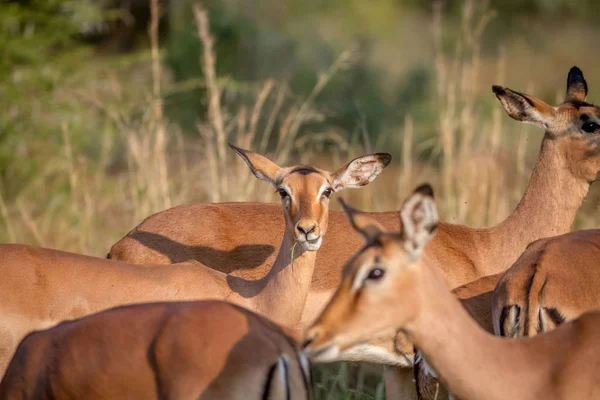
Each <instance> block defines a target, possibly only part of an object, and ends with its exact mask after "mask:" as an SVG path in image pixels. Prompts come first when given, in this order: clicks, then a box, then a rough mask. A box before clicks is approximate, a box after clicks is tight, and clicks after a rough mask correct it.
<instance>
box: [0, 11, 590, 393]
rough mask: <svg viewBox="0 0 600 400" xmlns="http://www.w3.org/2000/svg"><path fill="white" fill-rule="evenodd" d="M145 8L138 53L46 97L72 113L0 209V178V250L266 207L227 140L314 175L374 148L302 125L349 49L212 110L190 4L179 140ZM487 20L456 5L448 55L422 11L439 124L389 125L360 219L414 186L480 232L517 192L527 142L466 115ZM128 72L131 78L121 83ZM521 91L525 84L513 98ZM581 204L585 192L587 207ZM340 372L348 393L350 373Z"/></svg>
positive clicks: (83, 247)
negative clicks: (192, 74) (189, 120)
mask: <svg viewBox="0 0 600 400" xmlns="http://www.w3.org/2000/svg"><path fill="white" fill-rule="evenodd" d="M436 4H438V3H436ZM151 5H152V8H151V10H152V24H151V27H150V30H149V37H150V42H151V44H152V46H151V52H150V55H149V57H145V58H143V59H142V60H134V61H133V62H132V63H131V64H130V65H128V66H126V67H122V68H121V69H120V70H115V69H111V68H106V67H98V70H97V71H95V73H92V76H94V77H95V79H89V76H90V75H87V76H86V77H85V79H84V78H82V77H77V76H75V77H73V79H71V80H70V81H69V82H68V83H67V84H65V86H64V87H61V88H58V89H57V90H56V99H57V101H60V102H71V103H69V104H75V103H77V104H78V105H80V108H78V112H79V114H77V115H71V116H66V118H65V122H64V124H63V136H62V144H61V145H62V151H61V152H60V153H58V154H55V155H53V156H52V157H49V158H46V159H44V163H45V167H44V169H43V172H42V173H41V174H40V175H39V176H38V177H36V179H34V180H33V181H32V182H31V183H29V185H28V186H27V187H26V188H25V190H23V191H22V192H21V193H20V194H19V196H17V197H16V198H14V199H11V200H10V201H7V200H6V199H8V198H9V197H8V196H7V194H6V193H4V191H3V189H2V186H1V185H2V182H0V215H1V217H2V223H3V227H4V229H3V230H2V233H1V235H2V236H1V237H2V241H4V242H9V241H10V242H23V243H31V244H35V245H41V246H47V247H53V248H59V249H64V250H70V251H75V252H81V253H85V254H91V255H96V256H101V257H102V256H104V255H105V254H106V252H107V251H108V249H109V248H110V246H111V245H112V244H113V243H114V242H116V241H117V240H118V239H120V238H121V237H122V236H123V235H124V234H125V233H126V232H127V231H128V230H129V229H131V228H132V227H134V226H135V225H136V224H137V223H139V222H140V221H141V220H142V219H143V218H145V217H146V216H148V215H150V214H152V213H154V212H158V211H160V210H163V209H165V208H168V207H171V206H172V205H177V204H185V203H192V202H200V201H215V202H216V201H274V200H275V197H276V196H274V195H273V194H272V193H271V192H269V191H264V190H261V186H257V184H256V180H255V179H250V178H249V175H248V171H247V168H246V167H245V165H244V164H243V163H242V162H241V161H239V160H238V159H237V157H236V156H235V155H233V153H232V152H231V151H230V150H229V149H228V147H227V144H226V143H227V141H232V142H234V143H236V144H237V145H238V146H240V147H244V148H252V149H254V150H255V151H258V152H260V153H263V154H267V155H268V156H270V157H272V159H274V160H276V161H277V162H278V163H280V164H281V165H289V164H291V163H297V162H303V163H312V164H316V165H319V166H321V167H323V168H335V167H337V166H339V165H340V164H342V163H343V162H344V160H347V159H349V158H351V157H354V156H357V155H360V154H361V153H365V152H367V151H371V147H373V149H372V150H373V151H385V150H386V149H385V148H380V147H378V146H373V144H372V143H370V142H369V141H370V138H369V136H368V134H367V132H366V130H364V129H361V130H360V132H359V134H358V136H356V137H354V136H353V135H351V134H349V133H348V132H345V131H343V130H341V129H338V128H336V127H331V126H329V125H323V128H322V129H319V128H314V127H315V126H319V125H318V124H319V123H320V122H322V121H323V120H324V116H323V115H322V114H321V113H320V112H319V110H318V109H316V108H315V99H316V98H317V97H318V96H319V95H320V94H321V93H322V91H323V89H324V88H325V87H326V86H327V85H328V84H329V83H330V82H331V79H332V78H333V77H335V76H336V75H337V74H343V73H344V70H345V69H346V68H347V67H348V66H349V65H351V64H352V63H353V62H354V60H355V59H356V57H357V54H356V53H355V52H354V51H353V50H348V51H345V52H342V53H341V54H340V55H339V57H338V58H337V59H336V60H335V61H334V63H333V64H332V65H331V66H330V67H329V68H328V69H327V70H326V71H324V73H323V74H322V75H321V76H320V77H319V78H318V80H317V83H316V85H315V86H314V88H313V89H312V91H311V92H310V93H309V95H308V96H306V97H305V98H298V97H297V96H295V95H293V94H292V93H290V90H289V88H288V87H287V85H286V84H285V82H279V81H275V80H267V81H265V82H263V83H261V84H258V85H254V86H251V87H250V89H249V91H250V92H251V93H253V98H254V101H253V102H251V103H249V104H246V103H242V104H238V103H234V104H224V99H225V98H226V96H224V93H226V92H227V91H235V90H236V89H235V88H231V87H229V86H228V84H227V81H226V80H223V79H222V78H220V77H219V76H217V74H216V72H215V64H216V59H215V51H214V38H213V37H212V35H211V33H210V30H209V24H208V14H207V12H206V10H205V9H204V8H203V7H202V6H201V5H200V4H197V5H196V6H195V7H194V8H193V13H194V17H195V20H196V23H197V27H198V35H199V37H200V39H201V41H202V44H203V57H202V60H201V62H202V69H203V72H204V76H205V78H206V79H205V82H204V84H205V86H206V88H207V94H208V101H207V104H208V107H207V108H208V114H207V115H208V120H206V121H202V122H201V123H199V124H198V127H197V128H198V132H197V136H196V137H195V138H194V137H192V138H190V137H184V136H183V135H182V133H181V132H180V130H179V128H178V127H177V126H174V125H171V124H170V123H169V121H168V120H167V119H166V117H165V113H164V110H163V108H164V102H163V98H164V96H165V91H169V90H176V88H174V87H173V85H172V80H171V78H170V76H169V75H168V73H167V72H165V71H164V70H163V68H162V66H161V54H160V49H159V47H158V36H157V35H158V16H159V14H160V12H161V10H160V2H159V1H158V0H151ZM493 17H494V13H493V12H492V11H490V10H489V9H488V8H487V5H486V3H485V2H483V3H482V2H475V1H474V0H466V1H465V2H464V8H463V13H462V22H461V24H462V25H461V30H460V34H459V36H458V37H457V38H456V41H455V43H454V47H453V48H452V49H451V50H450V51H448V50H447V49H444V48H443V45H442V44H443V43H444V41H445V39H446V38H445V35H446V32H445V31H444V25H443V22H444V18H443V15H442V12H441V9H439V8H436V10H435V12H434V19H435V20H434V23H433V26H434V31H433V38H434V46H435V48H436V54H435V59H434V60H432V62H433V63H434V65H435V73H436V82H437V86H436V91H435V98H434V100H433V103H434V104H435V105H434V107H435V109H436V114H437V115H438V117H439V119H438V121H436V126H437V129H436V131H437V133H438V135H437V137H436V138H435V142H434V143H430V142H426V141H424V140H423V139H422V138H421V136H420V135H419V134H418V132H419V129H420V127H419V126H418V125H417V124H416V123H415V122H414V121H413V119H412V118H411V116H410V115H406V116H405V118H404V124H403V126H402V127H400V128H398V129H397V131H391V132H390V133H389V134H388V135H387V137H384V138H383V140H384V141H385V142H386V143H388V144H389V143H398V142H401V147H402V151H401V152H399V154H401V157H400V159H395V160H394V163H393V166H392V167H391V168H390V169H389V170H388V171H386V172H385V173H384V174H383V175H382V177H381V178H379V179H378V180H377V181H375V182H374V183H373V185H371V186H370V187H369V189H365V190H360V191H352V192H350V193H348V194H347V195H346V197H347V198H348V199H349V201H350V202H352V203H353V204H355V205H356V206H357V207H359V208H363V209H369V210H389V209H396V208H398V207H399V206H400V204H401V203H402V201H403V199H404V197H405V195H406V193H407V192H408V191H409V190H410V189H411V188H412V187H414V186H415V185H416V184H418V183H421V182H423V181H428V182H431V183H432V184H433V186H434V187H435V188H436V189H437V191H438V192H439V195H438V198H440V199H442V200H441V201H440V207H441V214H442V216H444V217H445V219H446V220H449V221H451V222H456V223H466V224H468V225H472V226H486V225H490V224H495V223H498V222H499V221H501V220H502V219H504V218H505V217H506V216H507V215H508V214H509V213H510V211H511V209H512V208H513V207H514V206H515V205H516V203H517V201H518V199H519V198H520V196H521V194H522V193H523V191H524V187H525V185H526V182H527V180H528V176H529V173H530V169H531V165H532V161H533V157H534V155H535V153H536V152H537V150H538V144H537V143H539V142H540V140H541V134H540V133H539V132H535V133H534V131H533V130H531V131H530V129H529V128H525V127H523V126H522V125H517V124H516V123H513V122H510V121H509V120H507V118H505V117H504V115H503V111H502V110H501V108H500V106H497V107H495V108H494V110H493V112H492V113H491V114H486V113H484V112H483V111H482V109H481V107H478V103H479V102H481V93H482V92H484V90H483V89H482V88H481V87H480V86H479V81H480V79H479V77H480V74H481V69H482V64H483V62H482V56H481V48H480V46H481V44H480V43H481V36H482V34H483V32H484V30H485V28H486V26H487V24H488V22H489V21H490V19H491V18H493ZM499 54H500V57H498V58H497V59H496V60H495V74H496V77H497V78H496V79H497V82H499V83H501V82H503V81H504V77H505V71H506V69H507V61H506V57H505V56H504V54H505V52H504V51H503V50H500V52H499ZM486 65H488V66H489V65H490V62H489V60H486ZM132 70H135V74H133V73H132ZM132 76H136V78H135V79H133V80H132V81H130V78H131V77H132ZM148 83H149V85H148ZM134 87H135V90H134V89H133V88H134ZM533 89H534V87H533V83H531V84H530V85H529V87H528V88H527V91H529V92H532V91H533ZM486 96H489V94H487V92H486ZM69 118H71V119H69ZM82 126H86V127H93V128H94V129H96V130H97V131H95V132H89V133H90V134H92V135H97V140H96V142H95V145H96V147H97V151H96V152H95V154H96V155H95V157H93V158H92V157H89V156H85V155H82V154H76V153H75V151H74V150H73V149H74V146H73V140H74V137H73V136H74V135H73V129H75V128H77V127H78V129H79V130H81V127H82ZM309 129H311V130H310V131H309ZM511 131H512V134H511ZM395 136H398V137H399V138H401V140H395ZM529 138H531V140H529V141H528V139H529ZM529 143H533V145H529ZM432 146H433V147H434V150H435V151H434V152H433V153H432V156H431V157H430V158H429V159H426V160H423V159H422V158H420V157H418V155H419V154H420V153H421V151H422V150H423V148H428V147H432ZM123 160H124V163H123ZM373 193H379V194H381V193H384V194H385V195H383V196H382V195H377V196H374V195H373ZM595 197H596V194H594V193H593V194H592V195H591V198H592V199H595ZM594 204H595V202H593V201H589V202H588V203H587V204H586V206H585V207H584V209H585V210H584V212H583V213H580V215H581V216H580V217H579V220H578V226H581V227H591V226H597V224H598V217H596V213H595V212H594V211H595V205H594ZM335 206H337V203H336V205H335ZM335 206H334V207H335ZM345 368H347V367H345V366H342V367H339V369H338V371H337V372H336V374H333V375H323V376H322V377H321V378H322V382H321V384H322V385H323V384H324V383H323V382H328V383H327V384H331V385H336V387H338V389H336V390H337V391H332V392H331V393H334V394H333V395H327V396H326V395H324V394H323V395H319V396H317V398H336V397H335V396H336V394H335V393H337V392H338V391H339V393H341V394H340V396H342V395H343V393H350V392H348V390H349V388H348V381H349V380H352V379H350V378H349V376H350V375H351V374H352V371H350V372H349V371H348V370H347V369H345ZM354 373H355V374H356V377H355V380H356V382H357V385H358V386H359V388H360V385H362V383H361V382H363V381H364V379H363V378H361V374H362V373H363V372H361V370H358V371H355V372H354ZM380 383H381V382H380V381H379V382H375V383H374V384H372V385H371V389H368V388H367V389H364V391H365V392H368V393H369V394H368V395H365V398H380V397H381V395H382V391H381V385H380ZM322 385H321V386H322ZM317 390H318V391H319V390H320V389H317ZM362 390H363V389H359V390H358V392H360V391H362ZM358 392H357V391H353V392H351V393H352V396H354V397H353V398H361V395H360V394H359V393H358ZM320 393H321V392H320Z"/></svg>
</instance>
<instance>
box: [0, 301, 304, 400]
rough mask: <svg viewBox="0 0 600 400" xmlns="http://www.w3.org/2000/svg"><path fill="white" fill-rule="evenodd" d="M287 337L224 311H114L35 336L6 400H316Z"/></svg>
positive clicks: (16, 365) (25, 345) (15, 368)
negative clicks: (118, 399) (312, 397)
mask: <svg viewBox="0 0 600 400" xmlns="http://www.w3.org/2000/svg"><path fill="white" fill-rule="evenodd" d="M299 350H300V349H299V346H298V344H297V342H296V341H295V340H294V339H293V336H292V335H291V334H290V332H286V330H285V329H283V328H281V327H279V326H277V325H275V324H273V323H272V322H270V321H269V320H268V319H266V318H263V317H261V316H259V315H257V314H254V313H252V312H250V311H248V310H246V309H243V308H241V307H238V306H235V305H233V304H231V303H227V302H221V301H196V302H169V303H152V304H140V305H133V306H125V307H119V308H113V309H110V310H108V311H103V312H101V313H98V314H94V315H92V316H88V317H84V318H82V319H79V320H75V321H68V322H63V323H61V324H59V325H57V326H55V327H53V328H50V329H48V330H46V331H39V332H34V333H31V334H29V335H28V336H27V337H25V339H23V341H22V342H21V344H20V345H19V348H18V349H17V352H16V354H15V356H14V358H13V360H12V361H11V363H10V366H9V367H8V370H7V372H6V375H5V376H4V379H3V380H2V383H1V384H0V398H2V399H5V400H17V399H20V400H27V399H32V400H33V399H58V398H61V399H66V398H71V399H89V400H94V399H116V398H121V399H125V398H128V399H157V400H158V399H173V400H179V399H181V400H184V399H189V400H192V399H206V400H209V399H215V400H221V399H233V400H235V399H238V400H264V399H273V400H275V399H278V400H294V399H297V400H300V399H304V400H307V399H310V398H311V388H310V384H311V375H310V369H309V367H310V365H309V363H308V360H306V358H305V357H304V355H303V354H302V353H301V352H300V351H299Z"/></svg>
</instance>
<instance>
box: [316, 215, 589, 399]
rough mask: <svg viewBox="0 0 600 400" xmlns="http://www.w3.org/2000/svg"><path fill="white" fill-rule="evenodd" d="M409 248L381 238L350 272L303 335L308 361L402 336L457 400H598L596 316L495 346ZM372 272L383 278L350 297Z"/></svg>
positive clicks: (396, 238) (397, 238)
mask: <svg viewBox="0 0 600 400" xmlns="http://www.w3.org/2000/svg"><path fill="white" fill-rule="evenodd" d="M409 223H410V221H409ZM409 240H411V238H407V237H406V233H405V232H404V233H403V234H397V233H388V232H385V231H382V232H381V234H380V236H379V237H378V238H374V239H373V240H371V241H369V242H368V243H367V247H366V248H365V249H363V250H362V251H361V252H360V253H358V254H357V255H356V256H355V257H354V258H353V259H352V260H351V261H350V262H349V263H348V264H347V266H346V267H345V273H344V276H343V278H342V282H341V284H340V286H339V288H338V289H337V291H336V293H335V295H334V297H333V299H332V300H331V302H330V303H329V304H328V305H327V306H326V307H325V309H324V310H323V313H322V314H321V315H320V316H319V317H318V319H317V320H316V322H315V323H314V324H313V326H311V327H310V328H309V329H308V331H307V333H306V336H305V341H304V346H305V351H306V352H307V353H308V354H309V356H310V357H311V358H313V360H314V361H316V362H329V361H334V360H335V359H337V358H340V357H343V352H344V351H345V350H346V349H349V348H352V347H353V346H355V345H357V344H359V343H362V342H365V341H368V340H369V339H370V338H371V337H375V336H378V335H380V334H383V333H385V332H388V331H389V330H397V329H402V330H403V331H405V332H406V333H407V334H408V335H409V337H410V338H411V339H412V340H413V341H414V343H415V345H416V346H417V347H418V348H419V349H420V351H421V352H422V353H423V354H424V356H425V358H426V359H427V361H428V363H429V364H430V365H431V367H432V368H433V369H434V370H435V371H436V372H437V373H438V374H439V375H440V377H441V379H442V381H443V382H444V383H445V384H446V386H447V387H448V389H449V390H450V392H451V393H452V394H453V396H455V397H457V398H460V399H462V400H475V399H476V400H500V399H519V400H533V399H545V400H566V399H592V398H599V396H600V382H598V380H597V367H598V361H597V360H596V358H594V357H591V356H590V354H592V355H593V354H598V352H600V337H599V336H598V333H597V332H598V329H600V312H594V313H589V314H586V315H584V316H582V317H580V318H579V319H578V320H576V321H574V322H572V323H569V324H565V325H564V326H561V327H559V328H557V329H556V330H554V331H553V332H550V333H549V334H545V335H539V336H536V337H534V338H525V339H517V340H511V341H509V340H506V339H501V338H498V337H495V336H493V335H491V334H489V333H487V332H485V331H484V330H483V329H482V328H481V327H480V326H479V325H478V324H477V323H476V322H475V321H474V320H473V319H472V318H471V317H470V316H469V314H468V313H467V312H466V311H465V308H464V307H462V306H461V304H460V302H459V301H458V300H457V299H456V297H455V296H454V295H452V294H451V293H450V292H449V291H448V289H447V286H446V283H445V281H444V279H443V277H442V276H441V275H440V273H439V270H438V268H437V267H435V266H433V265H431V264H430V263H429V262H428V260H427V258H426V257H416V258H415V256H414V254H410V252H409V251H407V250H406V246H405V242H406V241H409ZM374 269H384V270H385V274H383V275H381V276H382V277H381V278H379V279H377V280H367V281H364V284H363V285H362V286H361V287H360V289H358V290H354V291H352V290H350V288H351V287H352V286H353V282H354V281H355V280H356V279H357V277H360V276H364V275H365V273H367V272H369V271H373V270H374ZM490 279H491V278H490ZM488 283H493V281H491V282H490V281H488ZM488 288H489V286H488ZM457 355H460V356H457ZM557 377H559V379H557Z"/></svg>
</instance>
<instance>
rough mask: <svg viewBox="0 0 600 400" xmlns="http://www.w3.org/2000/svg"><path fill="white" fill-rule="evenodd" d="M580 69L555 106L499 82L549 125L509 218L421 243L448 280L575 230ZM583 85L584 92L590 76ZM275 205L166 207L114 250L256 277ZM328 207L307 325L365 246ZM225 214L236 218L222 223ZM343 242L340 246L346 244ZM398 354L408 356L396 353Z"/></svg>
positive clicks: (592, 170) (583, 183)
mask: <svg viewBox="0 0 600 400" xmlns="http://www.w3.org/2000/svg"><path fill="white" fill-rule="evenodd" d="M574 71H575V72H577V71H579V70H578V69H577V70H575V69H572V70H571V71H570V72H569V76H568V78H567V81H568V85H567V96H566V101H565V103H563V104H562V105H560V106H558V107H552V106H550V105H548V104H546V103H545V102H543V101H542V100H540V99H537V98H535V97H533V96H529V95H524V94H521V93H518V92H515V91H512V90H510V89H507V88H504V87H500V86H494V88H493V90H494V93H495V94H496V97H497V98H498V99H499V100H500V102H501V103H502V104H503V106H504V108H505V111H506V112H507V114H508V115H509V116H511V117H512V118H514V119H516V120H519V121H522V122H527V123H533V124H536V125H538V126H540V127H543V128H544V129H545V131H546V133H545V135H544V139H543V141H542V145H541V150H540V154H539V156H538V160H537V162H536V165H535V167H534V170H533V172H532V174H531V179H530V182H529V185H528V187H527V189H526V191H525V193H524V195H523V197H522V199H521V201H520V202H519V204H518V205H517V207H516V209H515V211H514V212H513V213H512V214H511V215H510V216H509V217H508V218H507V219H506V220H505V221H504V222H502V223H501V224H499V225H497V226H495V227H491V228H484V229H474V228H469V227H465V226H459V225H452V224H445V223H440V226H439V228H438V234H437V236H436V237H435V238H434V240H432V241H431V243H430V244H429V245H428V246H427V248H426V250H425V251H426V255H427V257H428V258H429V261H430V262H431V263H432V265H434V266H435V267H436V268H438V270H439V271H440V272H441V274H442V276H443V278H444V280H445V282H446V284H447V285H448V286H449V287H450V288H454V287H457V286H460V285H463V284H465V283H468V282H471V281H474V280H476V279H478V278H481V277H484V276H487V275H493V274H497V273H501V272H503V271H505V270H506V269H507V268H508V267H509V266H510V265H511V264H512V263H513V262H514V261H515V260H516V259H517V258H518V256H519V255H520V254H521V253H522V252H523V251H524V250H525V248H526V246H527V245H528V244H529V243H530V242H532V241H534V240H537V239H539V238H543V237H547V236H553V235H557V234H561V233H565V232H568V231H569V230H570V228H571V224H572V223H573V220H574V218H575V214H576V212H577V210H578V208H579V206H580V205H581V201H582V200H583V198H584V197H585V195H586V194H587V191H588V189H589V185H590V183H591V182H593V181H595V180H596V179H597V178H598V174H599V173H600V135H590V134H587V133H583V132H582V131H581V120H580V117H581V115H583V114H586V115H587V114H589V115H591V116H593V117H597V116H600V109H598V107H594V106H591V105H589V104H587V103H582V102H581V101H580V99H581V98H582V92H581V87H582V85H583V83H585V80H583V74H581V71H579V72H578V73H579V75H581V76H580V77H579V76H578V75H577V73H574ZM582 82H583V83H582ZM585 88H586V91H587V84H586V85H585ZM575 93H576V95H573V94H575ZM573 96H574V97H573ZM584 97H585V96H583V98H584ZM273 207H274V206H271V205H266V204H265V205H256V204H252V203H245V204H239V203H238V204H235V203H224V204H219V205H215V204H197V205H192V206H185V207H179V208H176V209H172V210H167V211H164V212H162V213H158V214H155V215H153V216H151V217H149V218H147V219H146V220H145V221H143V222H142V223H141V224H140V225H138V226H137V227H136V228H134V229H133V230H132V231H131V232H129V233H128V234H127V235H126V236H125V237H124V238H123V239H121V240H120V241H119V242H117V243H116V244H115V245H114V246H113V247H112V249H111V253H110V254H111V256H112V257H114V258H116V259H122V260H127V261H128V262H133V263H143V262H150V260H152V261H151V262H155V263H169V262H172V261H173V260H175V259H179V260H182V259H189V258H190V257H193V258H194V259H198V260H206V259H207V258H209V257H210V258H211V262H210V263H208V265H210V266H211V267H213V268H216V269H219V270H226V271H231V272H232V273H234V274H236V275H240V276H244V277H259V276H262V275H263V274H264V273H265V270H266V266H267V265H270V263H272V255H271V254H270V253H269V251H268V247H269V246H270V247H273V245H272V243H273V242H276V240H277V238H278V237H279V236H273V235H272V233H273V232H275V231H276V227H277V226H278V221H277V217H276V216H275V214H274V213H273V211H272V210H273ZM250 209H252V211H250ZM246 213H247V215H254V219H253V220H249V219H246V218H245V214H246ZM330 214H331V215H330V220H329V233H328V239H327V241H326V242H325V243H324V246H323V247H322V249H321V250H320V253H319V256H318V258H317V262H316V266H315V273H314V275H313V282H312V285H311V288H310V292H309V294H308V297H307V300H306V305H305V308H304V314H303V317H302V322H301V326H302V327H306V326H308V325H309V324H310V323H311V321H313V320H314V319H315V317H316V316H317V315H318V314H319V312H320V311H321V310H322V308H323V305H324V304H325V303H326V301H327V300H328V299H329V298H331V295H332V294H333V291H334V289H335V288H336V287H337V285H338V283H339V279H340V276H341V266H342V265H343V264H344V262H345V261H346V260H347V259H348V258H350V257H351V256H352V254H353V253H355V252H356V251H357V250H358V249H359V248H360V246H361V244H360V241H359V240H358V239H356V238H353V237H352V234H351V229H350V226H349V225H348V223H347V222H346V221H345V220H344V218H343V216H342V215H341V213H339V212H335V211H332V212H331V213H330ZM368 215H369V216H370V217H372V218H374V219H376V220H377V221H378V222H379V223H380V224H382V225H383V226H385V227H386V228H388V229H392V230H398V229H400V221H399V217H398V215H397V213H396V212H383V213H369V214H368ZM255 219H260V220H261V223H260V224H261V225H260V229H257V230H256V231H253V234H252V235H241V234H240V232H243V231H244V229H246V227H247V226H248V225H251V224H252V222H253V221H254V220H255ZM224 221H228V222H231V223H230V224H229V225H225V224H224ZM214 232H218V235H214ZM279 235H280V234H279ZM340 243H343V244H344V245H342V246H340ZM246 248H252V250H253V251H251V252H249V253H248V256H249V257H257V256H258V257H259V258H258V259H253V261H252V262H250V263H249V264H247V265H259V267H257V268H252V269H237V270H235V260H234V259H233V258H234V257H235V256H237V255H238V254H239V253H240V251H241V250H243V249H246ZM389 338H390V340H388V341H387V342H386V341H383V342H382V341H379V343H378V344H377V346H378V347H379V348H380V349H383V350H384V351H386V352H388V353H389V354H390V355H391V357H390V358H392V357H394V356H397V355H398V354H397V352H396V353H390V349H398V350H400V351H401V352H408V353H410V351H411V346H410V343H409V342H408V341H406V340H402V342H403V343H406V345H405V346H402V347H397V346H396V345H395V344H394V340H395V338H396V335H391V336H389ZM381 343H383V344H384V346H381V345H380V344H381ZM360 357H362V356H360ZM360 357H358V358H354V359H353V360H355V361H356V360H360V359H362V360H363V361H371V362H373V361H377V360H376V359H373V358H371V357H370V356H368V355H365V356H364V357H362V358H360ZM399 358H402V359H404V358H405V357H404V356H403V355H400V356H399ZM398 362H400V361H398ZM400 375H401V376H403V377H406V376H410V375H407V374H405V373H400ZM392 376H393V374H392V373H390V374H388V378H387V381H389V382H391V379H392V378H391V377H392ZM411 382H412V381H411ZM411 382H409V383H411Z"/></svg>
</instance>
